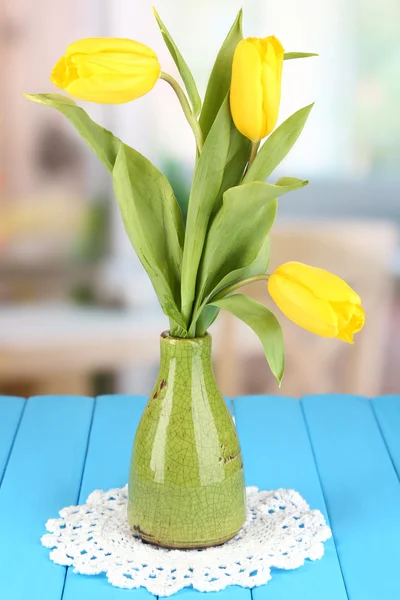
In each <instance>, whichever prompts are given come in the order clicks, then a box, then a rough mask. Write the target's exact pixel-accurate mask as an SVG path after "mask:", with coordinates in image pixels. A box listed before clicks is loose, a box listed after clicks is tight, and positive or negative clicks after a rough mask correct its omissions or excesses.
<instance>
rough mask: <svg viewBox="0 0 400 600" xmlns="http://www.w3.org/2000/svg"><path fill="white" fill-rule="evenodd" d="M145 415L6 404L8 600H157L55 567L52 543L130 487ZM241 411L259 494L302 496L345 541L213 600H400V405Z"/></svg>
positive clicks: (106, 406) (57, 403)
mask: <svg viewBox="0 0 400 600" xmlns="http://www.w3.org/2000/svg"><path fill="white" fill-rule="evenodd" d="M144 405H145V399H144V398H142V397H134V396H104V397H100V398H97V399H96V400H94V399H92V398H85V397H66V396H63V397H61V396H60V397H56V396H46V397H35V398H31V399H29V400H28V401H25V400H23V399H21V398H9V397H0V599H1V600H59V599H61V598H63V599H64V600H91V599H92V598H93V599H96V600H121V599H124V598H125V599H127V598H131V597H132V598H134V599H135V600H140V599H146V598H152V596H151V594H149V593H148V592H147V591H146V590H144V589H140V590H134V591H127V590H120V589H117V588H113V587H112V586H111V585H110V584H109V583H108V582H107V580H106V578H105V577H103V576H96V577H86V576H81V575H75V574H73V573H72V570H67V569H65V568H63V567H60V566H57V565H54V564H53V563H52V562H51V561H50V560H49V558H48V554H49V551H48V550H47V549H45V548H43V547H42V546H41V544H40V537H41V535H42V534H43V533H44V524H45V522H46V520H47V519H48V518H49V517H56V516H57V514H58V510H59V509H61V508H63V507H64V506H67V505H71V504H76V503H81V502H85V500H86V498H87V496H88V495H89V493H90V492H91V491H93V490H94V489H99V488H102V489H105V490H107V489H109V488H114V487H120V486H123V485H124V484H125V483H126V481H127V473H128V466H129V460H130V453H131V446H132V440H133V436H134V433H135V429H136V427H137V424H138V422H139V418H140V415H141V412H142V410H143V408H144ZM234 411H235V415H236V421H237V427H238V431H239V436H240V439H241V443H242V448H243V455H244V463H245V470H246V480H247V484H249V485H257V486H258V487H260V488H262V489H274V488H279V487H285V488H295V489H296V490H298V491H299V492H300V493H301V494H302V495H303V496H304V498H306V500H307V501H308V502H309V504H310V505H311V507H312V508H319V509H321V510H322V511H323V513H324V514H325V516H326V517H327V519H328V520H329V523H330V525H331V527H332V530H333V535H334V537H333V539H332V540H330V541H329V542H328V543H327V544H326V552H325V556H324V558H323V559H322V560H321V561H317V562H315V563H312V562H307V564H306V565H305V566H304V567H303V568H301V569H299V570H297V571H290V572H283V571H274V572H273V577H272V580H271V581H270V582H269V583H268V584H267V585H266V586H263V587H260V588H256V589H254V590H252V591H250V590H246V589H242V588H239V587H231V588H227V589H226V590H225V591H223V592H219V593H218V594H208V597H210V598H212V597H216V598H217V600H228V599H229V600H231V599H232V600H236V599H237V600H250V599H251V598H253V600H264V599H268V600H292V599H293V600H345V599H347V598H348V599H350V600H399V599H400V576H399V569H400V483H399V476H400V396H397V397H395V396H388V397H383V398H376V399H374V400H372V401H371V400H367V399H365V398H361V397H355V396H310V397H306V398H303V400H302V401H301V402H299V401H298V400H295V399H292V398H278V397H271V396H268V397H245V398H238V399H236V400H235V401H234ZM195 596H197V597H200V595H199V592H195V591H193V590H192V589H188V590H184V591H181V592H180V593H179V594H177V597H179V598H180V599H181V600H184V599H186V598H187V599H189V598H194V597H195ZM203 596H204V594H203Z"/></svg>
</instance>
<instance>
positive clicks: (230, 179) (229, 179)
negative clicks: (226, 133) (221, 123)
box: [213, 120, 251, 214]
mask: <svg viewBox="0 0 400 600" xmlns="http://www.w3.org/2000/svg"><path fill="white" fill-rule="evenodd" d="M250 149H251V142H250V140H249V139H247V138H246V137H244V135H242V134H241V133H240V132H239V131H238V130H237V129H236V127H235V124H234V122H233V120H231V137H230V141H229V150H228V157H227V163H226V166H225V170H224V176H223V178H222V183H221V187H220V190H219V192H218V196H217V199H216V201H215V204H214V210H213V214H215V213H216V212H217V211H218V210H219V209H220V208H221V204H222V198H223V195H224V193H225V192H226V191H227V190H229V189H230V188H232V187H235V186H237V185H239V183H240V182H241V181H242V178H243V174H244V170H245V168H246V165H247V163H248V162H249V158H250Z"/></svg>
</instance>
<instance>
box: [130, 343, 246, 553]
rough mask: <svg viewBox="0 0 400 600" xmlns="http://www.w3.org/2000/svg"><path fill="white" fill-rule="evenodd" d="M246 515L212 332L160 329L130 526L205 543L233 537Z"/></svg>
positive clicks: (186, 543) (145, 534) (179, 544)
mask: <svg viewBox="0 0 400 600" xmlns="http://www.w3.org/2000/svg"><path fill="white" fill-rule="evenodd" d="M245 517H246V503H245V487H244V476H243V462H242V455H241V451H240V445H239V440H238V437H237V434H236V429H235V426H234V424H233V421H232V418H231V416H230V413H229V410H228V408H227V406H226V403H225V401H224V399H223V398H222V396H221V394H220V392H219V390H218V387H217V385H216V382H215V379H214V373H213V369H212V362H211V337H210V336H209V335H206V336H205V337H203V338H197V339H185V340H184V339H178V338H170V337H168V335H167V334H163V335H162V336H161V365H160V372H159V376H158V380H157V383H156V386H155V388H154V390H153V393H152V395H151V396H150V399H149V401H148V403H147V405H146V408H145V410H144V412H143V415H142V418H141V421H140V424H139V427H138V430H137V432H136V437H135V442H134V447H133V455H132V461H131V468H130V476H129V508H128V520H129V524H130V526H131V528H132V530H133V532H134V533H135V534H136V535H137V536H139V537H141V538H142V539H143V540H144V541H146V542H150V543H152V544H156V545H159V546H164V547H168V548H205V547H208V546H215V545H219V544H222V543H224V542H226V541H228V540H229V539H231V538H232V537H234V536H235V535H236V534H237V533H238V531H239V530H240V529H241V527H242V526H243V524H244V521H245Z"/></svg>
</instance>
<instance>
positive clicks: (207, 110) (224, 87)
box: [200, 10, 243, 138]
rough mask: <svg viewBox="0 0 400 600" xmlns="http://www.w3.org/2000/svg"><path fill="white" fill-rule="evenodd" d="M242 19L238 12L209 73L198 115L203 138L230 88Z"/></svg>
mask: <svg viewBox="0 0 400 600" xmlns="http://www.w3.org/2000/svg"><path fill="white" fill-rule="evenodd" d="M242 19H243V11H242V10H240V11H239V14H238V16H237V17H236V19H235V22H234V24H233V26H232V28H231V30H230V32H229V33H228V36H227V38H226V40H225V41H224V43H223V45H222V47H221V50H220V51H219V54H218V56H217V60H216V61H215V64H214V68H213V70H212V72H211V76H210V80H209V82H208V86H207V91H206V96H205V99H204V104H203V110H202V111H201V115H200V127H201V129H202V131H203V135H204V138H206V137H207V136H208V134H209V132H210V129H211V127H212V124H213V123H214V121H215V118H216V116H217V114H218V111H219V109H220V108H221V106H222V103H223V102H224V100H225V98H226V95H227V94H228V92H229V89H230V87H231V80H232V63H233V55H234V53H235V50H236V47H237V45H238V43H239V42H240V40H242V39H243V33H242Z"/></svg>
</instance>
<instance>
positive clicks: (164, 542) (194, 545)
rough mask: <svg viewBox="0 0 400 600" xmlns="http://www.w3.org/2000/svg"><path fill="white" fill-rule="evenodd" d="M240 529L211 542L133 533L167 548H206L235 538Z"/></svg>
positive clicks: (145, 541) (154, 544)
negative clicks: (167, 538)
mask: <svg viewBox="0 0 400 600" xmlns="http://www.w3.org/2000/svg"><path fill="white" fill-rule="evenodd" d="M240 529H241V528H240ZM240 529H238V530H237V531H235V533H232V534H230V535H228V536H226V537H224V538H220V539H217V540H211V541H209V542H187V541H185V542H175V541H171V540H157V539H156V538H155V537H153V536H150V535H146V534H145V533H144V532H140V533H138V532H137V531H134V532H133V533H134V535H135V537H138V538H140V539H141V540H142V542H144V543H145V544H150V545H151V546H158V547H159V548H166V549H167V550H204V549H205V548H215V547H216V546H222V545H223V544H226V542H229V541H230V540H233V538H234V537H236V536H237V534H238V533H239V531H240Z"/></svg>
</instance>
